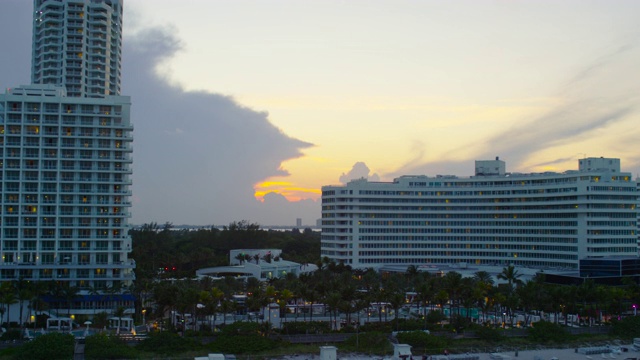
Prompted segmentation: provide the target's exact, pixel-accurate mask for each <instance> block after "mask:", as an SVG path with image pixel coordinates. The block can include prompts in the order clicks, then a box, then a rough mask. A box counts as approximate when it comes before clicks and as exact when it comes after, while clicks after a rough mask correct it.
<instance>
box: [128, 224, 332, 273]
mask: <svg viewBox="0 0 640 360" xmlns="http://www.w3.org/2000/svg"><path fill="white" fill-rule="evenodd" d="M130 234H131V237H132V242H133V249H132V253H131V258H133V259H134V260H135V261H136V278H137V279H138V280H141V279H153V278H155V277H156V276H157V275H158V271H159V270H160V269H164V268H168V270H169V271H170V273H169V274H166V275H167V276H170V277H173V278H188V277H193V276H194V274H195V271H196V270H197V269H200V268H205V267H211V266H223V265H229V251H230V250H233V249H282V257H283V259H285V260H290V261H294V262H298V263H317V262H318V260H319V259H320V234H319V233H317V232H313V231H312V230H311V229H308V228H307V229H304V230H303V231H300V230H297V229H294V230H293V231H273V230H263V229H260V226H259V225H257V224H252V223H249V222H246V221H240V222H233V223H231V224H229V225H228V226H225V227H224V228H223V229H222V230H220V229H217V228H215V227H212V228H205V229H199V230H192V231H190V230H176V229H173V226H172V224H170V223H165V224H164V225H158V224H157V223H150V224H145V225H143V226H142V227H140V228H136V229H133V230H131V231H130ZM174 268H175V269H174Z"/></svg>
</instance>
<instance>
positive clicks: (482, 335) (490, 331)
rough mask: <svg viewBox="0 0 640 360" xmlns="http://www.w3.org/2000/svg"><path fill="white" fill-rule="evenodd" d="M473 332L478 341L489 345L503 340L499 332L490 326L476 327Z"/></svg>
mask: <svg viewBox="0 0 640 360" xmlns="http://www.w3.org/2000/svg"><path fill="white" fill-rule="evenodd" d="M473 331H474V332H475V334H476V336H477V337H478V338H479V339H480V340H483V341H487V342H491V343H493V342H498V341H500V340H502V339H503V338H504V336H503V335H502V331H501V330H498V329H496V328H493V327H490V326H478V327H476V328H474V329H473Z"/></svg>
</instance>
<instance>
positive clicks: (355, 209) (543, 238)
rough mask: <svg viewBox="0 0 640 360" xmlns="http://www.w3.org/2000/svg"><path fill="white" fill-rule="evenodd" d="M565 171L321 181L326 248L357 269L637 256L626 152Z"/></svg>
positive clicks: (546, 263)
mask: <svg viewBox="0 0 640 360" xmlns="http://www.w3.org/2000/svg"><path fill="white" fill-rule="evenodd" d="M578 165H579V166H578V167H579V170H570V171H565V172H563V173H556V172H545V173H531V174H519V173H508V172H506V166H505V163H504V161H502V160H500V159H499V158H496V159H495V160H482V161H476V171H475V176H471V177H469V178H461V177H457V176H440V175H438V176H434V177H430V176H401V177H399V178H397V179H395V180H394V181H393V182H369V181H367V180H366V179H360V180H354V181H351V182H349V183H348V184H347V185H344V186H323V187H322V238H321V239H322V240H321V256H323V257H324V256H327V257H328V258H329V259H331V260H334V261H336V262H341V263H344V264H347V265H350V266H352V267H354V268H366V267H374V268H379V267H382V266H388V265H404V266H409V265H417V266H419V265H432V264H433V265H436V264H469V265H499V266H504V265H508V264H514V265H519V266H524V267H532V268H564V269H577V268H578V264H579V261H580V260H581V259H588V258H603V257H629V256H632V257H633V256H636V257H637V255H638V234H637V231H638V223H637V221H638V220H637V219H638V210H637V205H638V191H637V189H638V184H637V181H636V180H633V179H632V176H631V174H630V173H628V172H621V171H620V160H619V159H613V158H585V159H580V160H579V163H578Z"/></svg>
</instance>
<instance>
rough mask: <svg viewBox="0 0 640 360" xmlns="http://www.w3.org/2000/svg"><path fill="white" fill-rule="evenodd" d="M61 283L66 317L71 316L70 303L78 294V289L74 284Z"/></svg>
mask: <svg viewBox="0 0 640 360" xmlns="http://www.w3.org/2000/svg"><path fill="white" fill-rule="evenodd" d="M62 284H63V285H61V286H60V290H61V295H62V298H63V299H64V301H65V303H66V304H67V317H71V304H72V303H73V300H75V299H76V298H77V297H78V295H79V294H80V290H79V289H78V288H77V287H75V286H71V285H70V284H69V283H68V282H64V283H62Z"/></svg>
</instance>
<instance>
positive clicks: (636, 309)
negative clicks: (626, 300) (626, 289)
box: [631, 304, 638, 316]
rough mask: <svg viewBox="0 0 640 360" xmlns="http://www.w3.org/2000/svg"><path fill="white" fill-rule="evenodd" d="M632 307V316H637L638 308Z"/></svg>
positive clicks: (634, 305)
mask: <svg viewBox="0 0 640 360" xmlns="http://www.w3.org/2000/svg"><path fill="white" fill-rule="evenodd" d="M631 306H632V307H633V316H636V315H638V306H637V305H636V304H633V305H631Z"/></svg>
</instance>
